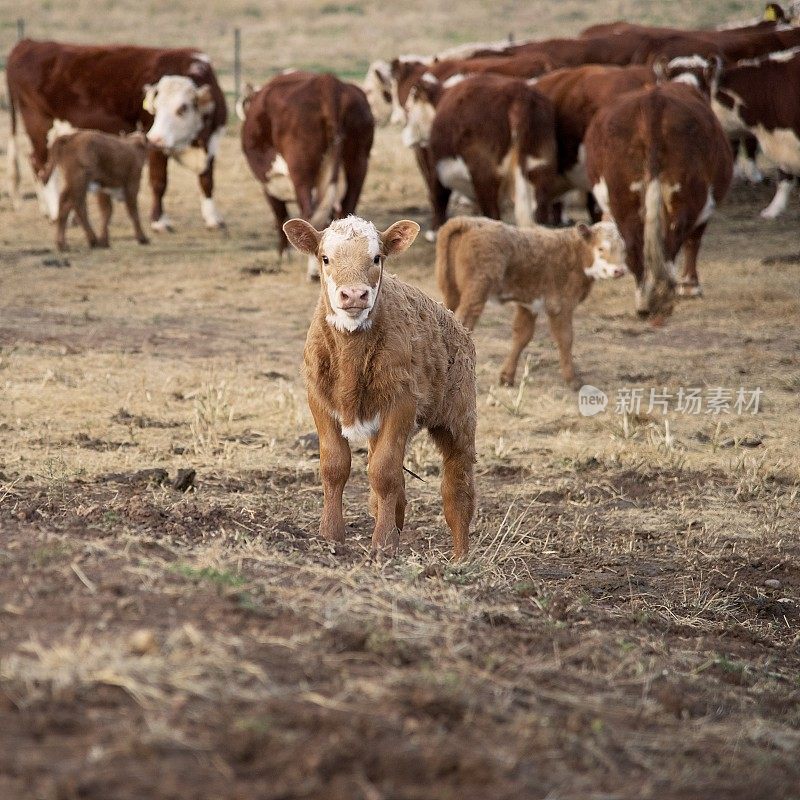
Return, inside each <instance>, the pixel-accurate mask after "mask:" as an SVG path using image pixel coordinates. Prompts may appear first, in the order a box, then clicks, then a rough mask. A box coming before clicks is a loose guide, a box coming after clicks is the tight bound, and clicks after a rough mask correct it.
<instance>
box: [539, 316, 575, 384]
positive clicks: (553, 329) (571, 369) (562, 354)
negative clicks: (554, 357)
mask: <svg viewBox="0 0 800 800" xmlns="http://www.w3.org/2000/svg"><path fill="white" fill-rule="evenodd" d="M547 316H548V319H549V321H550V333H551V334H552V336H553V339H554V340H555V343H556V345H557V346H558V360H559V362H560V364H561V377H562V378H563V379H564V381H565V382H566V383H568V384H569V385H570V386H571V387H572V388H573V389H578V388H580V385H581V381H580V378H579V377H578V376H577V375H576V373H575V366H574V365H573V363H572V310H571V309H570V310H567V309H562V310H561V311H560V312H559V313H558V314H548V315H547Z"/></svg>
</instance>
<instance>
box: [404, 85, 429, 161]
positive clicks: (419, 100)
mask: <svg viewBox="0 0 800 800" xmlns="http://www.w3.org/2000/svg"><path fill="white" fill-rule="evenodd" d="M435 116H436V109H435V108H434V107H433V104H432V103H431V102H430V101H429V100H428V98H427V97H425V96H423V97H420V96H419V94H418V92H417V90H416V88H414V89H412V90H411V92H410V94H409V96H408V100H407V101H406V125H405V127H404V128H403V132H402V133H401V135H400V136H401V139H402V142H403V144H404V145H405V146H406V147H414V145H420V146H422V147H425V146H426V145H427V144H428V140H429V139H430V135H431V128H432V127H433V118H434V117H435Z"/></svg>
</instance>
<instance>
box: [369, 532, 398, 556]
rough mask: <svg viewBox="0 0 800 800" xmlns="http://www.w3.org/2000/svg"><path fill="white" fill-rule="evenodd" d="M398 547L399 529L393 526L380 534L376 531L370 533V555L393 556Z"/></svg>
mask: <svg viewBox="0 0 800 800" xmlns="http://www.w3.org/2000/svg"><path fill="white" fill-rule="evenodd" d="M399 547H400V530H399V529H398V528H397V527H396V526H395V527H394V528H392V530H391V531H390V532H389V533H387V534H386V536H381V535H380V534H379V533H378V532H377V531H376V532H375V533H374V534H373V535H372V549H371V550H370V557H371V558H376V557H379V556H380V557H383V558H394V557H395V556H396V555H397V549H398V548H399Z"/></svg>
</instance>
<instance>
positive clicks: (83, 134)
mask: <svg viewBox="0 0 800 800" xmlns="http://www.w3.org/2000/svg"><path fill="white" fill-rule="evenodd" d="M146 155H147V139H146V138H145V135H144V134H143V133H132V134H130V135H129V136H111V135H110V134H107V133H101V132H100V131H75V132H74V133H68V134H66V135H64V136H58V137H57V138H56V139H55V141H54V142H53V144H52V145H51V146H50V155H49V157H48V160H47V164H46V165H45V167H44V168H43V169H42V171H41V173H40V174H39V177H40V178H41V180H42V183H45V184H46V183H48V182H49V180H50V178H51V176H52V174H53V171H54V170H56V169H58V170H59V171H60V172H61V181H60V183H61V185H62V186H63V189H62V190H61V194H60V196H59V199H58V219H57V223H58V224H57V228H56V246H57V247H58V249H59V250H66V249H67V242H66V225H67V218H68V217H69V213H70V211H74V212H75V215H76V216H77V217H78V220H79V222H80V223H81V225H82V226H83V230H84V232H85V233H86V239H87V241H88V242H89V247H108V224H109V222H110V221H111V213H112V210H113V205H112V202H111V196H110V194H111V193H112V192H114V190H117V191H118V192H119V193H120V194H121V196H122V199H123V200H124V201H125V207H126V208H127V209H128V214H129V215H130V218H131V222H133V230H134V232H135V234H136V241H138V242H139V244H147V242H148V239H147V237H146V236H145V235H144V231H143V230H142V224H141V222H140V221H139V207H138V204H137V197H138V195H139V183H140V181H141V179H142V168H143V167H144V160H145V157H146ZM88 191H96V192H97V204H98V205H99V207H100V215H101V224H102V231H101V233H100V238H99V239H98V238H97V236H96V235H95V232H94V230H93V229H92V225H91V223H90V222H89V215H88V214H87V211H86V193H87V192H88ZM114 193H116V192H114Z"/></svg>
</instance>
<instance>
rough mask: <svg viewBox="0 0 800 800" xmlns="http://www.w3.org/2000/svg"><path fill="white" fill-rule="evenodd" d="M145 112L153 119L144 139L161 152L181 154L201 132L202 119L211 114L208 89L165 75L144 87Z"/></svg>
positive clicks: (212, 108) (207, 87)
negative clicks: (152, 84)
mask: <svg viewBox="0 0 800 800" xmlns="http://www.w3.org/2000/svg"><path fill="white" fill-rule="evenodd" d="M144 108H145V110H146V111H148V112H149V113H151V114H152V115H153V117H154V118H155V119H154V120H153V124H152V126H151V127H150V130H149V131H148V132H147V138H148V139H149V140H150V142H151V143H152V144H154V145H155V146H156V147H160V148H162V149H163V150H168V151H170V150H183V149H185V148H187V147H189V145H191V143H192V142H193V141H194V140H195V139H196V138H197V135H198V134H199V133H200V131H201V130H202V129H203V124H204V121H205V120H204V118H205V117H207V116H208V115H209V114H210V113H211V112H212V111H213V110H214V99H213V97H212V95H211V87H210V86H208V85H205V86H195V84H194V82H193V81H192V80H191V79H190V78H187V77H185V76H183V75H165V76H164V77H163V78H161V80H160V81H159V82H158V83H157V84H155V86H146V87H145V95H144Z"/></svg>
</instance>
